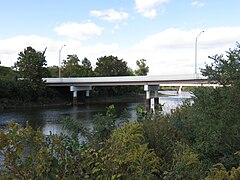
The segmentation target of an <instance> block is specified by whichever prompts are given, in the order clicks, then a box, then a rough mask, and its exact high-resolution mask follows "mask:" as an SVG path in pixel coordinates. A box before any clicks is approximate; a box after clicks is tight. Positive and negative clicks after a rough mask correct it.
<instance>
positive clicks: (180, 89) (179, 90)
mask: <svg viewBox="0 0 240 180" xmlns="http://www.w3.org/2000/svg"><path fill="white" fill-rule="evenodd" d="M181 93H182V86H179V88H178V90H177V94H181Z"/></svg>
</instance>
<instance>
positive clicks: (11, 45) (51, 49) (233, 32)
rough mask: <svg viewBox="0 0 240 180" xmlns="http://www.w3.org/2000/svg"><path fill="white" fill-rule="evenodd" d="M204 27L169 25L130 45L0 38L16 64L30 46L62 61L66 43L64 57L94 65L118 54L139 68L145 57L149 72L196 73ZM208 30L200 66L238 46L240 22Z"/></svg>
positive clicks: (53, 61)
mask: <svg viewBox="0 0 240 180" xmlns="http://www.w3.org/2000/svg"><path fill="white" fill-rule="evenodd" d="M202 30H203V29H192V30H183V29H178V28H169V29H165V30H163V31H160V32H157V33H154V34H150V35H148V36H146V37H145V38H143V39H139V40H138V42H136V43H135V44H130V45H129V47H121V46H120V45H119V44H117V43H104V42H101V43H99V42H98V43H95V44H90V43H88V42H87V41H86V42H84V44H83V42H82V41H81V40H78V39H73V38H69V39H66V40H65V41H55V40H53V39H50V38H47V37H41V36H37V35H29V36H15V37H12V38H8V39H1V40H0V60H1V62H2V65H4V66H12V65H13V63H14V62H15V61H16V60H17V58H18V53H19V52H21V51H23V50H24V48H26V47H27V46H32V47H33V48H34V49H36V50H37V51H43V50H44V49H45V47H47V51H46V54H45V55H46V59H47V62H48V65H49V66H51V65H58V63H59V59H58V58H59V49H60V48H61V47H62V45H63V44H66V46H65V47H64V48H63V49H62V51H61V53H62V54H61V57H62V59H65V58H66V57H67V55H68V54H77V56H78V57H79V58H80V59H83V58H84V57H87V58H88V59H89V60H90V61H91V63H92V66H95V63H96V60H97V58H99V57H101V56H104V55H114V56H118V57H119V58H120V59H123V60H125V61H126V62H127V63H128V66H129V67H131V68H132V69H136V60H139V59H142V58H144V59H146V60H147V65H148V66H149V67H150V73H149V75H161V74H188V73H194V58H195V54H194V52H195V49H194V48H195V38H196V37H197V36H198V34H199V32H200V31H202ZM204 31H205V32H204V33H202V34H201V36H199V37H198V67H199V68H202V67H204V63H205V62H207V63H210V62H211V60H210V59H209V58H208V56H212V55H215V54H225V51H228V50H229V48H234V47H235V45H236V41H239V39H240V26H236V27H233V26H232V27H211V28H207V29H204ZM91 42H92V41H91Z"/></svg>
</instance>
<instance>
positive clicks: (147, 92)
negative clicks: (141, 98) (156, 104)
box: [146, 90, 151, 110]
mask: <svg viewBox="0 0 240 180" xmlns="http://www.w3.org/2000/svg"><path fill="white" fill-rule="evenodd" d="M150 108H151V98H150V90H148V91H146V110H150Z"/></svg>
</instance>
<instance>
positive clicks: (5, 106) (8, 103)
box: [0, 98, 71, 112]
mask: <svg viewBox="0 0 240 180" xmlns="http://www.w3.org/2000/svg"><path fill="white" fill-rule="evenodd" d="M62 105H71V103H70V102H68V101H65V100H62V99H60V98H55V99H54V100H53V99H42V100H41V101H39V102H23V101H19V100H14V99H7V98H2V99H0V112H1V111H4V110H10V109H18V108H29V107H50V106H62Z"/></svg>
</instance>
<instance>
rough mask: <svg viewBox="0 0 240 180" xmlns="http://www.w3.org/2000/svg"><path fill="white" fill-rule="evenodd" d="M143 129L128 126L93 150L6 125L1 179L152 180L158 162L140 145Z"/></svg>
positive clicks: (0, 141) (0, 139)
mask: <svg viewBox="0 0 240 180" xmlns="http://www.w3.org/2000/svg"><path fill="white" fill-rule="evenodd" d="M143 140H144V139H143V129H142V128H141V126H140V125H139V124H133V123H129V124H127V125H125V126H123V127H122V128H120V129H117V130H115V131H114V132H113V134H112V135H111V136H110V138H109V139H108V140H107V141H106V143H103V146H102V148H100V149H96V148H94V147H89V146H87V145H80V144H79V142H78V139H76V138H74V137H66V136H63V135H50V136H47V137H45V136H44V135H43V134H42V132H41V130H39V129H38V130H33V129H32V128H31V127H30V126H29V125H27V126H26V127H25V128H21V127H20V126H19V125H18V124H15V123H12V122H9V124H8V129H7V130H6V131H4V130H1V131H0V153H1V156H2V157H3V159H2V162H1V163H2V164H1V172H0V176H1V178H3V179H113V178H115V179H116V178H118V179H119V178H127V177H132V178H134V179H136V178H138V177H140V178H150V177H154V173H156V172H158V163H159V159H158V157H157V156H156V155H155V153H154V152H153V151H151V150H149V149H148V148H147V145H146V144H143Z"/></svg>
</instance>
